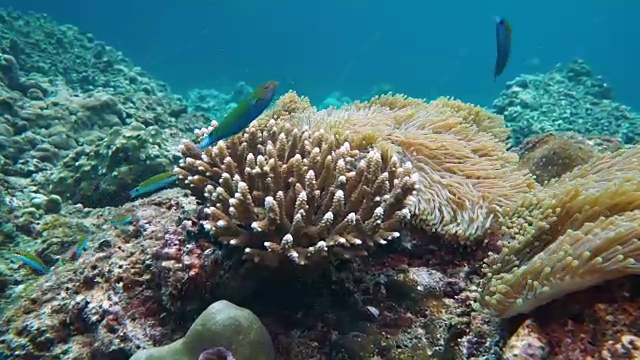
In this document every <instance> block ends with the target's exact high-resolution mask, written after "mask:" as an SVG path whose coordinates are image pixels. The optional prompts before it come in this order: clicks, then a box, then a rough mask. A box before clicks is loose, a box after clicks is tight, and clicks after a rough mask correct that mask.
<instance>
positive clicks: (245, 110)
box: [200, 81, 278, 151]
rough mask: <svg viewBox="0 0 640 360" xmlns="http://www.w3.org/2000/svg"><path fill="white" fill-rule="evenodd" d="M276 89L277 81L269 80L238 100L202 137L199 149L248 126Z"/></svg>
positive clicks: (265, 105) (267, 104)
mask: <svg viewBox="0 0 640 360" xmlns="http://www.w3.org/2000/svg"><path fill="white" fill-rule="evenodd" d="M277 89H278V83H277V82H275V81H269V82H267V83H266V84H262V85H260V86H259V87H258V88H257V89H256V90H255V91H254V92H253V93H251V95H249V96H247V97H246V98H245V99H243V100H242V101H240V103H238V106H236V107H235V108H234V109H233V110H231V112H229V114H227V116H225V117H224V119H222V121H220V122H219V123H218V126H217V127H216V128H215V129H213V131H211V132H210V133H209V134H208V135H207V136H205V137H204V139H202V141H201V142H200V151H203V150H204V149H206V148H208V147H209V146H211V145H213V144H215V143H217V142H218V141H220V140H223V139H226V138H228V137H231V136H233V135H236V134H237V133H239V132H241V131H242V130H244V128H246V127H247V126H249V124H251V122H252V121H253V120H255V119H256V118H257V117H258V116H260V114H262V112H263V111H264V110H265V109H266V108H267V107H268V106H269V104H271V101H272V100H273V97H274V96H275V94H276V90H277Z"/></svg>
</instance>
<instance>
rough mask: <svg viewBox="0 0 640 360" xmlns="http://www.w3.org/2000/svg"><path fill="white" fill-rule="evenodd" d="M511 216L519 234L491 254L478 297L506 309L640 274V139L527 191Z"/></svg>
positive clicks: (512, 232) (513, 232)
mask: <svg viewBox="0 0 640 360" xmlns="http://www.w3.org/2000/svg"><path fill="white" fill-rule="evenodd" d="M506 218H507V221H506V222H505V225H504V229H503V230H504V231H505V233H506V234H507V235H508V236H509V237H511V238H512V241H511V242H510V243H507V244H505V246H504V249H503V251H502V253H501V254H499V255H497V256H492V257H490V258H489V259H488V260H487V265H488V266H487V268H486V269H485V270H486V271H487V272H488V274H487V277H486V279H485V284H484V288H483V290H482V292H481V293H480V297H479V301H478V305H479V306H478V307H479V308H484V309H485V310H488V311H489V312H491V313H494V314H496V315H498V316H500V317H509V316H513V315H515V314H518V313H526V312H529V311H530V310H532V309H534V308H536V307H537V306H540V305H543V304H545V303H547V302H549V301H551V300H553V299H556V298H559V297H561V296H563V295H565V294H567V293H570V292H574V291H577V290H581V289H585V288H588V287H590V286H592V285H595V284H598V283H601V282H603V281H606V280H610V279H614V278H617V277H621V276H624V275H629V274H640V263H639V261H640V226H639V224H640V147H634V148H631V149H629V150H621V151H618V152H615V153H613V154H607V155H600V156H597V157H596V158H595V159H594V160H592V161H590V162H589V163H587V164H585V165H583V166H580V167H577V168H576V169H574V170H573V171H572V172H570V173H568V174H566V175H564V176H563V177H561V178H560V179H558V180H552V181H551V182H550V183H549V184H548V185H547V186H545V187H543V188H539V189H537V190H536V191H534V192H533V193H531V194H527V195H523V196H522V197H521V198H520V199H519V200H518V202H517V203H516V205H514V206H513V208H512V209H511V211H510V212H509V213H508V214H506Z"/></svg>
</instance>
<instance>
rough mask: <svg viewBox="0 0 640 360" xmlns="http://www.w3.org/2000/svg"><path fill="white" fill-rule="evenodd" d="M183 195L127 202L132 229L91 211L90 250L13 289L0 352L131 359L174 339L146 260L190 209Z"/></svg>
mask: <svg viewBox="0 0 640 360" xmlns="http://www.w3.org/2000/svg"><path fill="white" fill-rule="evenodd" d="M185 195H186V194H185V192H184V191H183V190H179V189H175V190H171V191H167V192H165V194H164V195H163V196H161V197H156V198H154V199H145V200H141V201H138V202H136V203H131V204H128V205H127V209H128V210H129V211H133V212H134V213H135V214H136V215H135V216H136V220H135V222H134V224H132V225H131V226H132V227H133V229H132V230H131V231H122V230H120V229H118V228H114V227H113V226H111V225H110V224H109V223H108V221H106V219H105V217H104V216H103V215H99V214H101V212H98V213H94V214H92V216H91V223H92V224H93V226H95V228H96V229H95V230H94V234H95V235H92V236H91V238H90V245H89V250H88V251H87V252H85V254H83V256H82V257H81V258H80V259H79V260H77V261H75V262H66V263H59V264H58V265H56V267H55V268H54V269H53V270H52V271H51V272H49V273H48V274H46V275H44V276H42V277H39V278H38V279H36V280H35V281H34V282H33V283H31V284H29V286H28V287H24V288H22V289H20V290H19V291H18V292H17V294H16V298H15V301H14V303H13V304H12V306H11V307H9V308H8V309H6V311H5V313H4V314H3V315H2V318H1V319H0V323H1V324H2V325H1V327H2V329H3V331H2V332H1V333H0V351H1V352H2V353H4V354H12V356H13V358H25V359H26V358H47V357H49V358H68V359H84V358H86V357H87V356H91V357H94V358H110V359H128V358H129V357H130V356H131V355H132V353H133V352H135V351H136V350H138V349H140V348H142V347H149V346H152V345H154V341H162V340H164V341H166V340H175V337H174V335H172V334H171V333H170V330H169V329H170V327H168V326H167V321H166V320H163V319H162V317H161V316H160V315H161V314H162V313H163V307H162V304H161V301H160V299H159V294H157V293H156V292H155V291H154V287H155V286H156V285H155V281H154V273H153V271H152V269H151V268H150V267H149V261H148V260H149V259H150V258H151V257H152V253H153V251H154V249H155V248H157V247H159V246H160V244H162V242H163V240H164V232H163V228H164V227H165V226H166V224H172V223H179V216H180V213H181V211H189V209H191V211H195V202H194V201H193V198H191V197H188V196H185ZM94 212H95V211H94ZM69 215H70V214H68V216H69ZM75 216H76V217H77V216H78V215H77V214H76V215H75ZM85 222H88V221H87V220H85ZM133 243H136V244H138V245H137V246H131V244H133ZM174 328H177V329H179V328H180V327H179V326H175V327H174Z"/></svg>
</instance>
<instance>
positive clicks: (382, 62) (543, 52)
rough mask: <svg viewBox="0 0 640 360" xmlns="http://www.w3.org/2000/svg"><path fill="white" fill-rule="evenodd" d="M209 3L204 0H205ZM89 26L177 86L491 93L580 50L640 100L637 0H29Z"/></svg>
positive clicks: (627, 96) (627, 97)
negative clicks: (507, 27)
mask: <svg viewBox="0 0 640 360" xmlns="http://www.w3.org/2000/svg"><path fill="white" fill-rule="evenodd" d="M205 3H207V4H205ZM151 4H153V5H151ZM0 5H1V6H12V7H14V8H16V9H18V10H23V11H24V10H32V11H37V12H45V13H47V14H49V15H50V16H51V17H52V18H54V19H55V20H57V21H58V22H61V23H70V24H73V25H76V26H78V27H79V28H81V29H82V30H84V31H87V32H91V33H93V34H94V35H96V37H97V38H99V39H101V40H103V41H105V42H106V43H107V44H109V45H112V46H114V47H116V48H117V49H119V50H121V51H122V52H123V53H124V54H125V55H126V56H128V57H130V58H131V59H132V60H133V61H134V62H135V63H136V64H137V65H139V66H141V67H143V68H144V69H145V70H147V71H148V72H149V73H151V74H152V75H154V76H156V77H157V78H159V79H161V80H163V81H165V82H167V83H168V84H169V85H170V86H171V87H172V89H173V90H174V91H175V92H179V93H183V92H185V91H187V90H189V89H191V88H194V87H200V88H210V87H213V88H218V89H221V90H224V89H225V88H227V87H230V86H231V85H232V84H235V83H236V82H238V81H240V80H243V81H247V82H248V83H250V84H252V85H255V84H257V83H262V82H264V81H266V80H270V79H274V80H277V81H279V82H281V83H282V84H283V85H284V86H283V87H287V88H295V89H296V90H297V91H298V92H300V93H303V94H306V95H309V96H311V97H312V99H313V100H314V101H317V102H319V101H321V100H322V99H323V98H324V97H325V96H326V95H328V94H329V93H331V92H333V91H341V92H342V93H343V94H344V95H347V96H350V97H354V98H358V97H361V96H364V95H366V94H368V93H369V91H370V90H371V88H372V87H373V86H375V85H378V84H381V83H383V84H389V85H391V86H392V88H393V90H394V91H399V92H404V93H407V94H409V95H411V96H416V97H427V98H432V97H435V96H439V95H450V96H455V97H457V98H460V99H462V100H464V101H467V102H473V103H477V104H482V105H488V104H490V103H491V101H492V99H494V98H495V97H496V96H497V95H498V93H499V92H500V91H501V90H502V89H503V88H504V83H505V82H506V81H509V80H511V79H513V78H514V77H515V76H517V75H519V74H522V73H536V72H546V71H548V70H550V69H551V68H552V67H553V66H554V65H555V64H557V63H566V62H568V61H570V60H572V59H574V58H576V57H579V58H583V59H585V60H586V61H587V63H588V64H589V65H590V66H591V67H592V69H593V71H594V72H595V73H596V74H600V75H603V76H604V78H605V79H606V80H607V81H608V82H609V83H610V84H612V86H613V87H614V90H615V94H616V99H617V100H619V101H621V102H623V103H626V104H628V105H631V106H633V107H635V108H636V109H640V97H637V96H636V95H635V94H636V93H637V86H636V85H637V84H638V83H640V67H639V66H636V65H635V64H639V63H640V42H638V41H636V40H635V39H637V38H640V22H639V21H638V18H639V17H640V2H639V1H634V0H616V1H602V0H600V1H595V0H583V1H577V0H555V1H551V0H539V1H526V2H525V1H513V0H509V1H507V0H493V1H477V0H465V1H461V0H460V1H417V0H413V1H407V0H395V1H381V0H368V1H362V0H360V1H358V0H351V1H344V0H324V1H313V2H312V1H299V0H297V1H293V0H275V1H255V0H216V1H202V0H181V1H169V0H155V1H131V0H111V1H97V0H96V1H86V0H82V1H81V0H65V1H24V0H3V1H0ZM496 15H502V16H504V17H506V18H507V19H508V20H509V21H510V22H511V24H512V26H513V52H512V57H511V61H510V64H509V66H508V67H507V70H506V71H505V73H504V74H503V75H502V76H501V77H500V78H499V79H498V81H497V82H495V83H494V81H493V64H494V59H495V35H494V31H495V28H494V18H495V16H496Z"/></svg>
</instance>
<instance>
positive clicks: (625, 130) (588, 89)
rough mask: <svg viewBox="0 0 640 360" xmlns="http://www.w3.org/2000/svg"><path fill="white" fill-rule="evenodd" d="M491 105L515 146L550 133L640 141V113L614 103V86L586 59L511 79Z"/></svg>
mask: <svg viewBox="0 0 640 360" xmlns="http://www.w3.org/2000/svg"><path fill="white" fill-rule="evenodd" d="M493 110H494V111H495V112H496V113H497V114H500V115H503V116H504V121H505V123H506V124H507V126H509V128H511V130H512V134H511V138H512V141H513V144H514V145H516V146H519V145H520V144H521V143H522V142H523V141H524V140H525V139H526V138H527V137H529V136H533V135H541V134H544V133H547V132H575V133H578V134H582V135H587V136H609V137H613V138H619V139H620V140H621V141H622V142H623V143H625V144H634V143H637V142H638V141H639V140H640V114H636V113H634V112H632V111H631V109H629V108H628V107H626V106H624V105H621V104H619V103H616V102H615V101H614V100H613V90H612V88H611V86H610V85H609V84H607V83H606V82H605V81H604V80H603V79H602V78H601V77H596V76H594V75H593V74H592V72H591V69H590V68H589V66H588V65H587V64H586V63H585V62H584V61H582V60H575V61H573V62H571V63H569V64H566V65H565V66H560V65H558V66H557V67H556V68H555V69H553V70H552V71H550V72H548V73H546V74H537V75H521V76H519V77H517V78H516V79H515V80H513V81H510V82H508V83H507V88H506V89H505V90H504V91H503V92H502V93H501V94H500V96H499V97H498V98H497V99H496V100H495V101H494V102H493Z"/></svg>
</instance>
